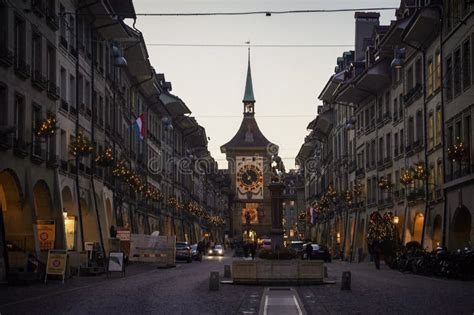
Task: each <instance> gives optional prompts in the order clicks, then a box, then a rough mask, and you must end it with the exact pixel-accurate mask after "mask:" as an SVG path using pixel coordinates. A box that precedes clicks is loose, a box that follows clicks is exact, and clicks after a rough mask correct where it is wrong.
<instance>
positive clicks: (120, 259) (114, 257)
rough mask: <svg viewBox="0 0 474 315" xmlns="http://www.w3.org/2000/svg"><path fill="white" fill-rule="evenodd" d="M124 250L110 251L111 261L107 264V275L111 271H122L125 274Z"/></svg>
mask: <svg viewBox="0 0 474 315" xmlns="http://www.w3.org/2000/svg"><path fill="white" fill-rule="evenodd" d="M124 256H125V255H124V252H110V253H109V263H108V265H107V276H109V274H110V273H111V272H121V273H122V276H125V263H124Z"/></svg>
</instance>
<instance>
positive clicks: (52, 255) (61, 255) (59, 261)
mask: <svg viewBox="0 0 474 315" xmlns="http://www.w3.org/2000/svg"><path fill="white" fill-rule="evenodd" d="M66 264H67V250H63V249H50V250H49V252H48V263H47V265H46V275H45V277H44V283H46V281H47V280H48V275H54V276H61V277H62V282H63V283H64V278H66Z"/></svg>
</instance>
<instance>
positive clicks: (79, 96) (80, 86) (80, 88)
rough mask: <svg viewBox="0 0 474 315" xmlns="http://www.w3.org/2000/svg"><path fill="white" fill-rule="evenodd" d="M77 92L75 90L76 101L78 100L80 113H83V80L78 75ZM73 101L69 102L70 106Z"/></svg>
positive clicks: (80, 75)
mask: <svg viewBox="0 0 474 315" xmlns="http://www.w3.org/2000/svg"><path fill="white" fill-rule="evenodd" d="M77 80H78V82H77V83H78V84H77V85H78V90H77V99H78V102H79V104H78V105H79V107H80V109H81V111H84V110H85V104H84V78H83V76H82V74H79V77H78V79H77ZM72 102H73V101H71V104H72Z"/></svg>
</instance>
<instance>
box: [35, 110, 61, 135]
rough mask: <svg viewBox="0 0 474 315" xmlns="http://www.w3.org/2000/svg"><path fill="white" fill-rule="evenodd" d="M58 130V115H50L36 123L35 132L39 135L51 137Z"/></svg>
mask: <svg viewBox="0 0 474 315" xmlns="http://www.w3.org/2000/svg"><path fill="white" fill-rule="evenodd" d="M55 132H56V116H55V115H49V116H48V117H47V118H46V119H44V120H41V121H40V122H38V123H37V125H36V130H35V133H36V135H37V136H38V137H50V136H52V135H54V133H55Z"/></svg>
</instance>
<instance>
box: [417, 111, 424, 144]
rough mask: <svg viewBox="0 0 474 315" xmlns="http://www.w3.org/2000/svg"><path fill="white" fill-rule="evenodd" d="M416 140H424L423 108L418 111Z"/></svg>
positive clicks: (419, 141)
mask: <svg viewBox="0 0 474 315" xmlns="http://www.w3.org/2000/svg"><path fill="white" fill-rule="evenodd" d="M416 141H417V142H418V144H421V143H422V142H423V115H422V112H421V110H420V111H417V112H416Z"/></svg>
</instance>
